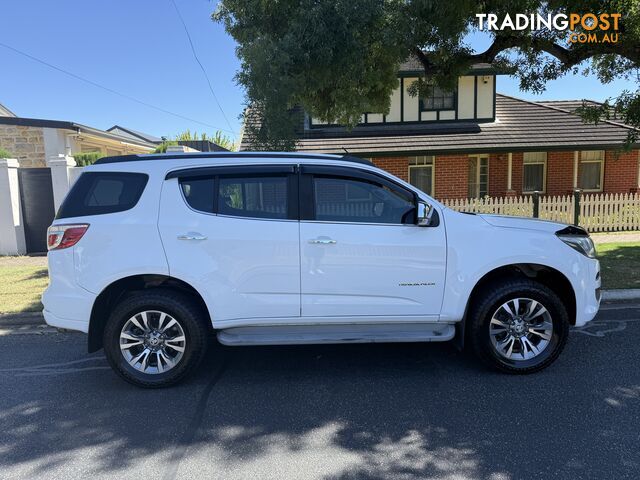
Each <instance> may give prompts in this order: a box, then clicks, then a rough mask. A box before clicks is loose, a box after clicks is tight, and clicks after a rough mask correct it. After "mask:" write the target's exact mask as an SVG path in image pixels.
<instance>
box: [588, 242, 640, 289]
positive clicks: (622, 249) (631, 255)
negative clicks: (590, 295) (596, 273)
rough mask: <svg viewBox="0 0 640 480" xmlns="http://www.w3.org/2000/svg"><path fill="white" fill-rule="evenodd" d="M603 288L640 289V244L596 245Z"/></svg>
mask: <svg viewBox="0 0 640 480" xmlns="http://www.w3.org/2000/svg"><path fill="white" fill-rule="evenodd" d="M596 250H597V251H598V259H599V260H600V268H601V270H602V288H640V242H633V243H600V244H597V245H596Z"/></svg>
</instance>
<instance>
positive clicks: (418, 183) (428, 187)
mask: <svg viewBox="0 0 640 480" xmlns="http://www.w3.org/2000/svg"><path fill="white" fill-rule="evenodd" d="M433 164H434V157H433V156H431V155H429V156H427V155H423V156H421V157H409V183H410V184H411V185H413V186H414V187H417V188H419V189H420V190H422V191H423V192H424V193H426V194H427V195H433Z"/></svg>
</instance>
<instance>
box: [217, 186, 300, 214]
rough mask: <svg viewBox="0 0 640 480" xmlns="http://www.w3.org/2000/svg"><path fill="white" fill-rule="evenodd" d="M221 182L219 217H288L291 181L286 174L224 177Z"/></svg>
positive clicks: (219, 188)
mask: <svg viewBox="0 0 640 480" xmlns="http://www.w3.org/2000/svg"><path fill="white" fill-rule="evenodd" d="M218 183H219V185H218V213H219V214H221V215H233V216H238V217H254V218H276V219H285V218H287V208H288V205H287V203H288V202H287V183H288V179H287V177H286V176H285V175H282V176H255V177H223V176H221V177H220V178H219V181H218Z"/></svg>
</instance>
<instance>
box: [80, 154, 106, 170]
mask: <svg viewBox="0 0 640 480" xmlns="http://www.w3.org/2000/svg"><path fill="white" fill-rule="evenodd" d="M104 156H105V155H104V154H103V153H102V152H83V153H74V154H73V159H74V160H75V161H76V165H77V166H78V167H86V166H87V165H93V164H94V163H95V162H96V160H98V159H99V158H102V157H104Z"/></svg>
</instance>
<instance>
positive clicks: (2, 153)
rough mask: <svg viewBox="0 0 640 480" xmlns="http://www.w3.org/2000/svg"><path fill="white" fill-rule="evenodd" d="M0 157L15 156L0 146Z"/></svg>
mask: <svg viewBox="0 0 640 480" xmlns="http://www.w3.org/2000/svg"><path fill="white" fill-rule="evenodd" d="M0 158H15V157H14V156H13V155H12V154H11V153H9V152H8V151H7V150H5V149H4V148H0Z"/></svg>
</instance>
